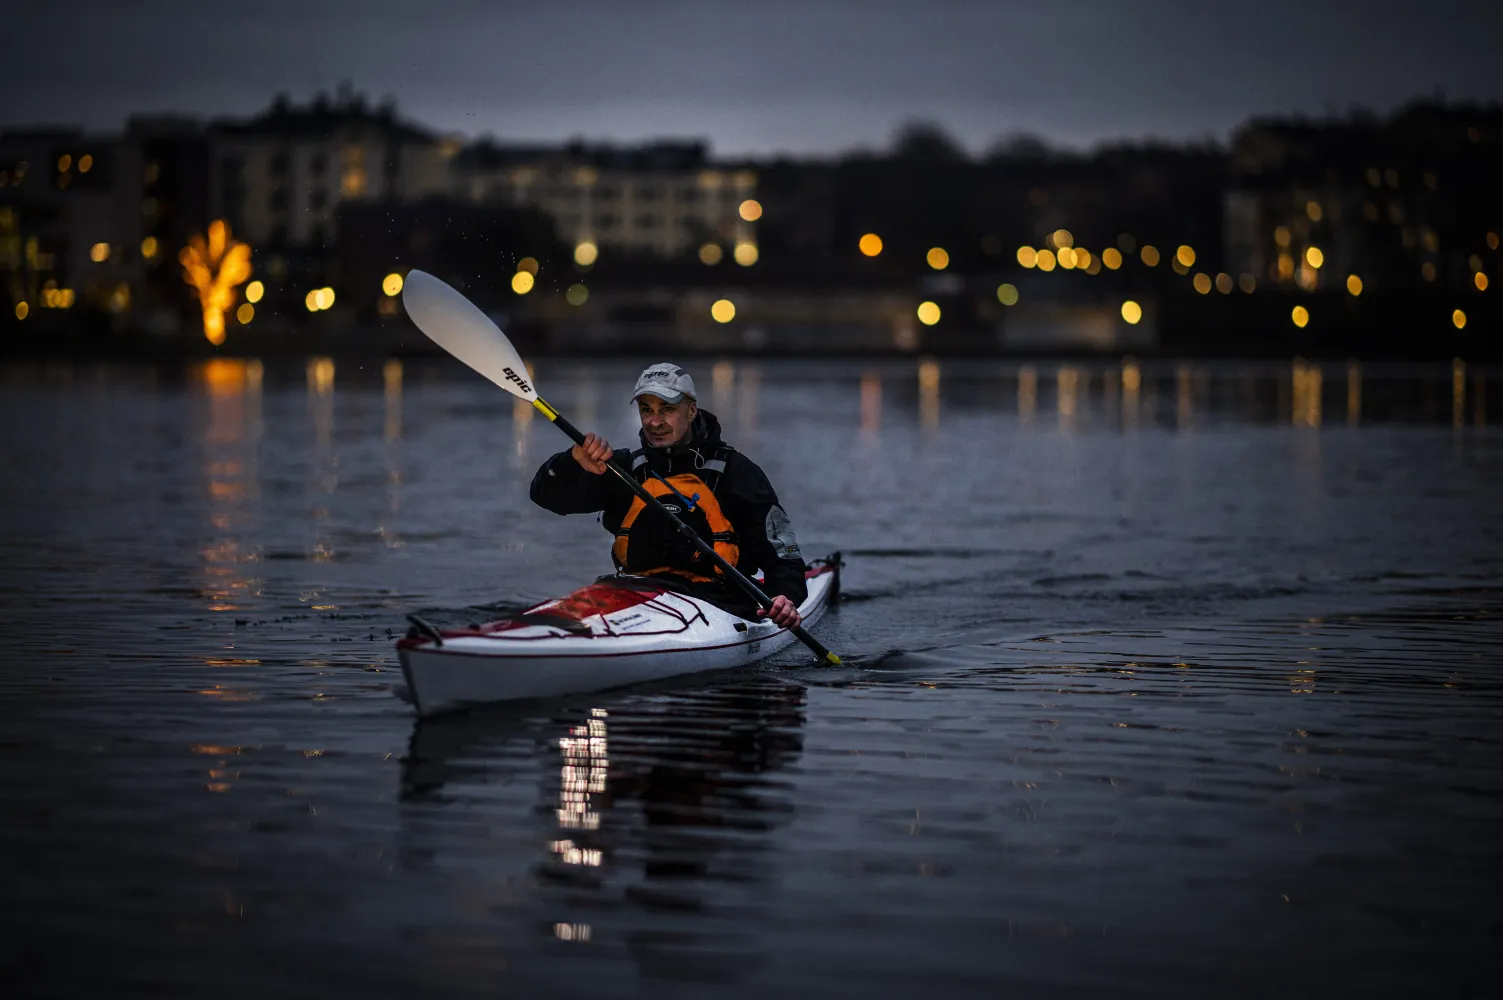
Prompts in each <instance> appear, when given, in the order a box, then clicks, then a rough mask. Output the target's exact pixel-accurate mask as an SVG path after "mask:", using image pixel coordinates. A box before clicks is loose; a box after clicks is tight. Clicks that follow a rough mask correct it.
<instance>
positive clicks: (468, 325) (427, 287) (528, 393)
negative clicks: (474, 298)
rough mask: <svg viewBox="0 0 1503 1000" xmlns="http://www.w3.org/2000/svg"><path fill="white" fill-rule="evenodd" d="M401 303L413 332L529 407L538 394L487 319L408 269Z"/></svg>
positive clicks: (502, 336) (444, 287)
mask: <svg viewBox="0 0 1503 1000" xmlns="http://www.w3.org/2000/svg"><path fill="white" fill-rule="evenodd" d="M402 305H403V306H404V307H406V309H407V315H408V316H411V317H412V321H413V322H414V323H416V324H417V328H418V329H419V330H422V331H423V333H425V334H427V335H428V339H430V340H432V341H433V342H434V343H435V344H437V345H438V346H439V347H442V348H443V349H444V350H446V351H448V352H449V353H450V354H452V355H454V356H455V357H456V358H458V359H459V360H460V361H463V362H464V363H465V364H467V365H469V366H470V367H471V368H473V369H475V370H476V371H477V372H479V373H480V374H482V375H484V376H485V377H486V378H488V379H490V380H491V381H492V382H494V383H496V384H497V385H499V386H500V387H501V388H503V389H505V390H506V391H507V392H509V393H511V394H512V395H513V396H520V397H521V398H522V399H525V400H527V401H528V402H529V403H531V402H535V401H536V400H537V398H538V393H537V390H536V389H535V388H533V385H532V378H531V377H530V376H529V375H528V374H527V366H526V365H525V364H523V363H522V359H521V358H520V357H518V356H517V351H516V348H514V347H512V346H511V341H509V340H507V339H506V334H504V333H502V332H501V329H500V328H499V327H498V326H496V324H495V323H492V322H491V320H490V317H489V316H487V315H486V314H485V313H483V312H481V311H480V310H479V309H478V308H476V306H475V304H474V303H473V302H471V301H470V300H469V299H467V298H465V297H464V296H463V295H461V294H460V293H459V292H457V291H455V290H454V289H453V288H451V287H450V286H449V285H447V284H445V283H444V282H442V281H440V280H439V279H437V278H435V277H434V276H433V275H431V274H429V273H428V272H427V271H416V270H414V271H409V272H408V273H407V280H406V281H405V282H404V283H403V285H402Z"/></svg>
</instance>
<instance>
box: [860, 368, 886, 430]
mask: <svg viewBox="0 0 1503 1000" xmlns="http://www.w3.org/2000/svg"><path fill="white" fill-rule="evenodd" d="M881 430H882V376H880V375H878V374H877V373H876V372H864V373H863V374H862V376H861V436H862V437H863V438H865V439H866V440H868V441H873V440H876V437H877V434H878V433H879V432H880V431H881Z"/></svg>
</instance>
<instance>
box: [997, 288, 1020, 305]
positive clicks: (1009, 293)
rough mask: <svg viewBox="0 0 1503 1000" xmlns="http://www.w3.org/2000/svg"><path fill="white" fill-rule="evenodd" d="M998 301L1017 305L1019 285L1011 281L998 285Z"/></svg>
mask: <svg viewBox="0 0 1503 1000" xmlns="http://www.w3.org/2000/svg"><path fill="white" fill-rule="evenodd" d="M997 301H998V302H1000V303H1002V304H1003V305H1004V306H1015V305H1017V304H1018V289H1017V287H1016V286H1014V285H1012V284H1011V283H1010V282H1003V283H1002V284H1000V285H998V286H997Z"/></svg>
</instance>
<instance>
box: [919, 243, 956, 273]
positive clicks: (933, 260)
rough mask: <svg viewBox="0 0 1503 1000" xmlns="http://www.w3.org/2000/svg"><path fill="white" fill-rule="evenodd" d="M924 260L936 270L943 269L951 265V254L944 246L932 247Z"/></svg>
mask: <svg viewBox="0 0 1503 1000" xmlns="http://www.w3.org/2000/svg"><path fill="white" fill-rule="evenodd" d="M924 260H926V261H927V262H928V263H929V266H930V267H932V268H934V270H936V271H943V270H944V269H945V268H947V267H949V266H950V254H949V253H948V252H947V251H946V250H945V248H944V247H930V248H929V252H928V253H926V254H924Z"/></svg>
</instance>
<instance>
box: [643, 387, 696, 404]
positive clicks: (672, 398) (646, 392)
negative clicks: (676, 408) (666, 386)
mask: <svg viewBox="0 0 1503 1000" xmlns="http://www.w3.org/2000/svg"><path fill="white" fill-rule="evenodd" d="M643 396H656V397H658V398H659V399H661V400H662V401H663V402H665V403H677V402H678V401H679V400H681V399H683V398H684V394H683V393H681V392H666V391H664V390H662V389H643V390H642V391H641V392H639V393H637V394H636V395H635V396H633V397H632V402H636V401H637V400H638V399H640V398H641V397H643Z"/></svg>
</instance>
